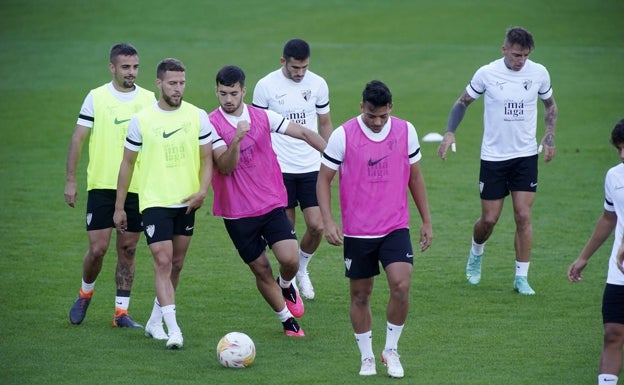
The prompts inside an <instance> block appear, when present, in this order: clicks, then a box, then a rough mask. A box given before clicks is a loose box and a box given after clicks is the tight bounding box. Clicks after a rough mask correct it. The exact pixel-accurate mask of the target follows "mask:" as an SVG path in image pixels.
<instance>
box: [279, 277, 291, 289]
mask: <svg viewBox="0 0 624 385" xmlns="http://www.w3.org/2000/svg"><path fill="white" fill-rule="evenodd" d="M278 281H279V285H280V287H281V288H282V289H288V288H289V287H290V284H291V283H292V279H291V280H290V281H287V280H285V279H284V278H282V275H281V274H280V275H279V280H278Z"/></svg>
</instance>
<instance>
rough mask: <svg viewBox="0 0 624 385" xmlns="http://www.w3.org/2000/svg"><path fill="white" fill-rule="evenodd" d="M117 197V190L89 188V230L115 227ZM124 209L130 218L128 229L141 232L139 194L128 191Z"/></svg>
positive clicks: (132, 231)
mask: <svg viewBox="0 0 624 385" xmlns="http://www.w3.org/2000/svg"><path fill="white" fill-rule="evenodd" d="M116 199H117V191H116V190H103V189H102V190H100V189H94V190H89V192H88V194H87V231H91V230H102V229H110V228H112V227H115V223H114V222H113V214H114V213H115V200H116ZM124 210H125V211H126V217H127V218H128V228H127V231H129V232H131V233H138V232H141V230H143V226H141V213H140V212H139V195H138V194H136V193H128V195H127V196H126V203H125V205H124Z"/></svg>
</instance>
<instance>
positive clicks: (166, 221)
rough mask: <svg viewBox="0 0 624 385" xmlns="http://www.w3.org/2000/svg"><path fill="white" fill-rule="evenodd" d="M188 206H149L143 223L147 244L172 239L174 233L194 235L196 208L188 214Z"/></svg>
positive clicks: (145, 211)
mask: <svg viewBox="0 0 624 385" xmlns="http://www.w3.org/2000/svg"><path fill="white" fill-rule="evenodd" d="M186 210H187V207H176V208H168V207H149V208H146V209H145V210H143V225H144V230H143V232H144V233H145V239H146V240H147V244H148V245H149V244H152V243H154V242H160V241H171V240H173V236H174V235H186V236H188V237H190V236H192V235H193V228H194V227H195V210H193V211H191V212H190V213H189V214H186Z"/></svg>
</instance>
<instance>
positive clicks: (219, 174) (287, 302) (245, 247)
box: [209, 66, 326, 337]
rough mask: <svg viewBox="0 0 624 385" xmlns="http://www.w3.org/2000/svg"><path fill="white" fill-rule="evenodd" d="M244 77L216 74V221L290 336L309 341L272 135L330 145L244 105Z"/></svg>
mask: <svg viewBox="0 0 624 385" xmlns="http://www.w3.org/2000/svg"><path fill="white" fill-rule="evenodd" d="M246 92H247V89H246V87H245V73H244V72H243V70H242V69H241V68H239V67H237V66H225V67H223V68H221V69H220V70H219V72H218V73H217V76H216V94H217V98H218V99H219V105H220V106H219V107H218V108H217V109H216V110H214V111H213V112H211V113H210V114H209V118H210V122H211V123H212V125H213V127H214V131H215V133H217V134H218V135H219V137H220V138H222V139H221V140H219V139H216V138H215V140H214V142H215V145H214V149H213V158H214V162H215V165H216V171H215V173H214V176H213V189H214V204H213V210H214V215H215V216H220V217H223V222H224V224H225V228H226V229H227V232H228V234H229V236H230V238H231V239H232V242H233V243H234V246H235V247H236V249H237V250H238V253H239V255H240V257H241V258H242V260H243V261H244V262H245V263H246V264H247V265H248V266H249V268H250V269H251V272H252V273H253V274H254V276H255V278H256V286H257V288H258V290H259V291H260V293H261V294H262V296H263V298H264V299H265V300H266V301H267V303H268V304H269V306H271V308H272V309H273V311H275V313H276V315H277V317H278V318H279V320H280V321H281V322H282V326H283V327H284V333H285V334H286V335H287V336H292V337H303V336H304V335H305V333H304V331H303V329H302V328H301V327H299V324H298V323H297V321H296V320H295V318H299V317H301V316H303V313H304V311H305V309H304V304H303V302H302V300H301V297H300V296H299V293H298V290H297V289H296V287H295V285H293V283H292V282H293V280H294V279H295V275H296V274H297V271H298V270H299V258H298V254H297V237H296V235H295V230H294V228H293V226H292V224H291V222H290V221H289V220H288V217H287V216H286V213H285V211H284V207H285V206H286V188H285V187H284V183H283V181H282V174H281V171H280V168H279V164H278V162H277V158H276V156H275V153H274V152H273V149H272V148H271V133H272V132H275V133H279V134H282V135H289V136H292V137H294V138H298V139H300V140H303V141H305V142H306V143H308V145H310V146H312V147H314V148H315V149H316V150H317V151H323V149H325V145H326V143H325V141H324V140H323V138H321V136H320V135H319V134H317V133H316V132H314V131H312V130H308V129H307V128H305V127H303V126H301V125H299V124H296V123H294V122H291V121H289V120H288V119H286V118H284V117H283V116H281V115H280V114H278V113H277V112H274V111H271V110H263V109H259V108H255V107H253V106H249V105H247V104H245V103H244V102H243V99H244V97H245V93H246ZM267 245H268V246H269V247H270V248H271V250H272V251H273V254H275V258H276V259H277V261H278V263H279V276H278V278H277V281H276V280H275V278H274V277H273V272H272V269H271V264H270V261H269V258H268V256H267V252H266V246H267Z"/></svg>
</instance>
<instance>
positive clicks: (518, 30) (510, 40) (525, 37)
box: [505, 27, 535, 51]
mask: <svg viewBox="0 0 624 385" xmlns="http://www.w3.org/2000/svg"><path fill="white" fill-rule="evenodd" d="M505 44H506V45H508V46H512V45H514V44H518V45H519V46H520V47H522V48H528V49H530V50H531V51H533V48H535V42H533V35H531V32H529V31H527V30H526V29H524V28H522V27H511V28H508V29H507V33H506V34H505Z"/></svg>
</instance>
